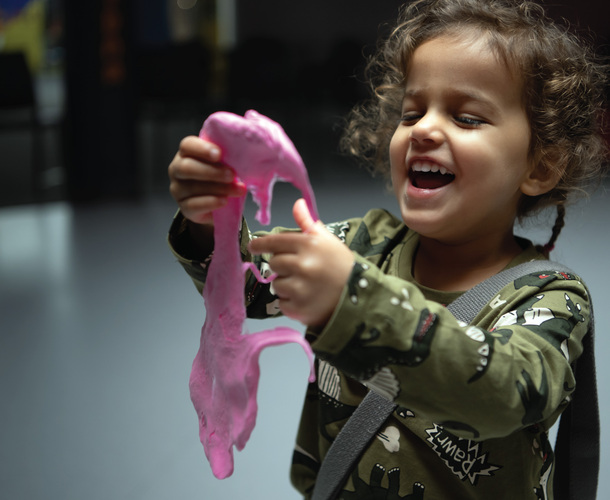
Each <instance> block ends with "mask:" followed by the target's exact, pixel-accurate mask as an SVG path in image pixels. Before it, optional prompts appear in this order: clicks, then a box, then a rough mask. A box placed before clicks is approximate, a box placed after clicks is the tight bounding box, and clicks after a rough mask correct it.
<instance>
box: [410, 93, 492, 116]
mask: <svg viewBox="0 0 610 500" xmlns="http://www.w3.org/2000/svg"><path fill="white" fill-rule="evenodd" d="M427 94H428V92H427V88H425V87H423V88H418V89H405V94H404V98H403V99H415V100H417V99H421V98H424V97H425V96H426V95H427ZM444 94H445V96H446V97H447V98H449V99H450V100H453V101H455V102H458V103H460V104H464V103H466V102H476V103H478V104H481V105H482V106H485V107H486V108H487V109H488V110H489V111H490V112H492V113H499V112H500V107H499V106H498V104H496V103H495V102H494V101H493V100H492V99H490V98H489V97H487V96H486V95H485V94H484V93H482V92H479V91H477V90H474V89H460V88H451V89H448V90H447V91H445V92H444Z"/></svg>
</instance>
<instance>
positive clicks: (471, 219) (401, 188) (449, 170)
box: [390, 35, 534, 244]
mask: <svg viewBox="0 0 610 500" xmlns="http://www.w3.org/2000/svg"><path fill="white" fill-rule="evenodd" d="M406 81H407V84H406V88H405V98H404V101H403V107H402V118H401V122H400V124H399V125H398V127H397V129H396V131H395V133H394V136H393V137H392V140H391V143H390V163H391V169H392V185H393V187H394V192H395V194H396V197H397V199H398V203H399V206H400V211H401V215H402V218H403V220H404V222H405V224H406V225H407V226H408V227H410V228H411V229H413V230H415V231H417V232H419V233H420V234H421V235H422V236H425V237H429V238H433V239H436V240H439V241H442V242H445V243H451V244H456V243H461V242H472V241H474V240H476V239H477V238H488V237H491V236H493V235H496V236H498V235H499V236H506V235H507V234H508V232H510V234H512V228H513V224H514V220H515V217H516V213H517V204H518V201H519V198H520V197H521V195H522V188H523V184H524V182H525V181H526V179H527V178H528V177H529V176H530V174H531V173H532V171H533V167H534V165H533V162H532V161H531V159H530V156H529V154H528V153H529V145H530V126H529V123H528V120H527V116H526V113H525V110H524V108H523V99H522V83H521V81H520V80H519V79H518V78H515V76H514V75H513V74H512V72H511V71H510V70H509V69H508V67H507V66H506V65H505V64H503V63H502V62H501V61H500V60H498V59H497V58H496V56H495V55H494V54H493V53H492V52H491V51H490V50H489V49H488V48H487V47H486V45H485V42H484V41H476V42H466V41H463V39H461V38H457V37H453V36H449V35H447V36H441V37H439V38H435V39H432V40H429V41H427V42H425V43H423V44H422V45H420V46H419V47H418V48H417V49H416V50H415V52H414V53H413V57H412V59H411V63H410V66H409V71H408V74H407V79H406Z"/></svg>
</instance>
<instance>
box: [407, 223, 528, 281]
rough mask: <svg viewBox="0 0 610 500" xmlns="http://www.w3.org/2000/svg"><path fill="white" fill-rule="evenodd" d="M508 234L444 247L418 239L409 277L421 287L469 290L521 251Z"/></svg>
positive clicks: (422, 238) (440, 243)
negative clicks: (411, 272) (411, 273)
mask: <svg viewBox="0 0 610 500" xmlns="http://www.w3.org/2000/svg"><path fill="white" fill-rule="evenodd" d="M522 250H523V249H522V248H521V247H520V246H519V244H518V243H517V241H516V240H515V237H514V235H513V234H512V232H511V233H509V234H506V235H502V236H499V237H497V238H493V237H492V238H487V239H485V241H483V242H482V241H481V240H480V239H477V240H474V241H471V242H466V243H459V244H447V243H442V242H439V241H437V240H434V239H430V238H426V237H424V236H420V242H419V246H418V248H417V250H416V253H415V259H414V261H413V277H414V278H415V280H416V281H417V282H418V283H419V284H420V285H423V286H426V287H428V288H433V289H435V290H441V291H447V292H457V291H465V290H469V289H470V288H472V287H473V286H475V285H476V284H478V283H480V282H481V281H484V280H486V279H487V278H489V277H490V276H493V275H494V274H496V273H498V272H500V271H501V270H502V269H504V268H505V267H506V266H507V265H508V264H509V263H510V261H511V260H513V259H514V258H515V257H516V256H517V255H519V254H520V253H521V252H522Z"/></svg>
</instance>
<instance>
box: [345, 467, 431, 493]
mask: <svg viewBox="0 0 610 500" xmlns="http://www.w3.org/2000/svg"><path fill="white" fill-rule="evenodd" d="M385 475H386V469H385V467H383V466H381V465H380V464H376V465H375V467H373V470H372V471H371V476H370V482H369V484H366V483H365V482H364V481H363V480H362V479H361V478H360V477H359V476H358V471H357V468H356V469H354V471H353V472H352V481H353V483H354V488H355V490H356V491H348V490H343V491H342V492H341V493H340V494H339V496H338V498H339V499H340V500H424V490H425V487H424V485H423V484H421V483H414V484H413V490H412V492H411V493H409V494H407V495H405V496H400V494H399V488H400V469H399V468H394V469H391V470H389V471H387V475H388V487H387V488H384V487H383V486H382V484H381V482H382V480H383V477H384V476H385Z"/></svg>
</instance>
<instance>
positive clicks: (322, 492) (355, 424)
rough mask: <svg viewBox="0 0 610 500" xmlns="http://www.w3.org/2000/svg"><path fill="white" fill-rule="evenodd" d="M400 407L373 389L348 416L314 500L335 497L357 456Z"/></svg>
mask: <svg viewBox="0 0 610 500" xmlns="http://www.w3.org/2000/svg"><path fill="white" fill-rule="evenodd" d="M394 408H396V405H395V404H394V403H393V402H391V401H390V400H388V399H386V398H384V397H383V396H380V395H379V394H377V393H376V392H374V391H369V393H368V394H367V395H366V397H365V398H364V399H363V400H362V403H360V404H359V405H358V408H356V411H354V413H352V416H351V417H350V418H349V419H348V421H347V423H346V424H345V425H344V426H343V429H341V432H339V434H338V435H337V437H336V439H335V440H334V441H333V443H332V444H331V446H330V449H329V450H328V453H327V454H326V457H325V458H324V460H323V461H322V465H321V466H320V470H319V471H318V476H317V478H316V484H315V487H314V490H313V496H312V497H311V498H312V500H330V499H332V498H335V497H336V495H337V493H339V490H340V488H341V486H343V484H344V483H345V480H346V479H347V476H348V475H349V473H350V471H351V470H352V468H353V466H354V464H355V463H356V460H357V459H358V457H359V456H360V454H361V453H362V452H363V451H364V449H365V448H366V447H367V445H368V444H369V442H370V441H371V439H373V437H374V436H375V434H377V431H378V430H379V428H380V427H381V426H382V425H383V423H384V422H385V421H386V420H387V418H388V417H389V416H390V415H391V414H392V412H393V411H394Z"/></svg>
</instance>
